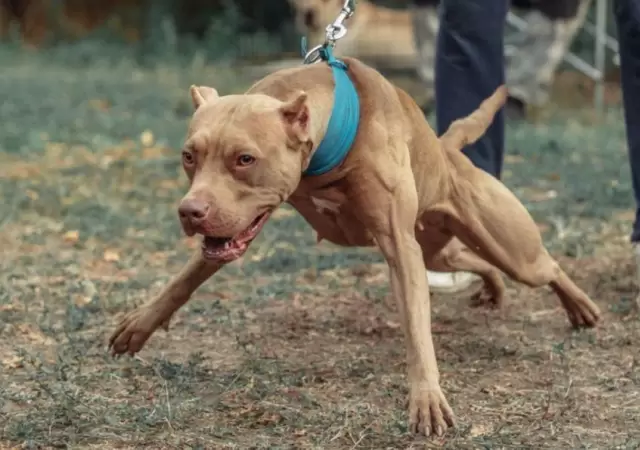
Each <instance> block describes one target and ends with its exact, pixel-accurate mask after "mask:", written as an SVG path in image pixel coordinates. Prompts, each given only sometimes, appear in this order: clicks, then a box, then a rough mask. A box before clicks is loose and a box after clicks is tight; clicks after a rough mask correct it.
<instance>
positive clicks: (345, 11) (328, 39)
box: [303, 0, 356, 64]
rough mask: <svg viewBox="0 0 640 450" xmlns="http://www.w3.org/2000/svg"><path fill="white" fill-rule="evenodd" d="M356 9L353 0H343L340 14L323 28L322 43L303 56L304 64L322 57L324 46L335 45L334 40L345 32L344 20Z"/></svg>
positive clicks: (331, 46) (341, 36)
mask: <svg viewBox="0 0 640 450" xmlns="http://www.w3.org/2000/svg"><path fill="white" fill-rule="evenodd" d="M355 10H356V1H355V0H345V2H344V4H343V5H342V9H341V10H340V14H338V17H337V18H336V20H334V21H333V23H331V24H329V25H327V28H325V31H326V33H325V40H324V44H320V45H318V46H316V47H314V48H312V49H311V50H310V51H309V52H307V53H306V55H305V56H304V61H303V62H304V64H312V63H314V62H317V61H319V60H321V59H322V57H323V54H324V51H325V49H326V48H331V49H333V47H334V46H335V45H336V41H337V40H339V39H342V38H343V37H345V35H346V34H347V27H345V25H344V22H345V20H347V19H348V18H349V17H351V16H352V15H353V13H354V12H355Z"/></svg>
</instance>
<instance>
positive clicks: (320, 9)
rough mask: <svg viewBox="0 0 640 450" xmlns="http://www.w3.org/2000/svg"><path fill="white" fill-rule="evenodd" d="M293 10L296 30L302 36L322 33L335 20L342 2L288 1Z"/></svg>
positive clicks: (319, 0)
mask: <svg viewBox="0 0 640 450" xmlns="http://www.w3.org/2000/svg"><path fill="white" fill-rule="evenodd" d="M289 3H291V6H292V7H293V9H294V10H295V18H296V19H295V20H296V28H297V30H298V32H300V33H302V34H309V33H312V34H315V33H319V32H324V29H325V28H326V27H327V25H329V24H330V23H332V22H333V21H334V20H336V17H337V16H338V14H339V13H340V9H341V8H342V5H343V4H344V0H289Z"/></svg>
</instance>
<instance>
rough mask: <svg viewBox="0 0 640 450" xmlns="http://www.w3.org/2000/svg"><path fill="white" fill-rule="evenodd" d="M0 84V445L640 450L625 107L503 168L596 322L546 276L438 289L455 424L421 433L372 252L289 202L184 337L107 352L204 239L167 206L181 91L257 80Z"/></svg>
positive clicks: (185, 77) (38, 60) (68, 79)
mask: <svg viewBox="0 0 640 450" xmlns="http://www.w3.org/2000/svg"><path fill="white" fill-rule="evenodd" d="M5 61H7V59H5ZM5 66H6V67H5ZM2 78H3V79H2V82H0V91H1V92H0V95H1V96H2V98H3V102H2V104H1V105H0V127H1V130H0V167H1V168H2V169H1V170H0V195H1V196H2V198H3V200H4V201H3V203H2V206H0V248H1V249H2V258H0V337H1V338H2V341H3V345H2V346H0V365H1V366H2V370H1V371H0V446H1V447H2V448H11V447H12V446H18V447H19V448H30V449H35V448H68V449H91V448H96V449H97V448H114V449H116V448H117V449H125V448H130V449H133V448H136V449H137V448H163V449H173V448H176V449H177V448H181V449H182V448H192V449H196V448H199V449H223V448H228V449H232V448H255V449H262V448H264V449H267V448H269V449H289V448H290V449H293V448H309V449H312V448H314V449H316V448H317V449H320V448H340V449H342V448H344V449H348V448H353V449H369V448H371V449H395V448H424V447H425V446H426V447H427V448H449V449H467V448H468V449H472V448H473V449H476V448H479V449H498V448H531V449H534V448H535V449H541V448H554V449H557V448H582V449H604V448H611V449H613V448H618V449H637V448H640V394H639V392H640V387H639V386H640V369H639V366H638V352H637V345H636V343H637V342H638V340H639V339H640V321H639V320H638V311H637V307H636V304H635V302H634V299H635V286H634V283H633V280H634V276H635V272H634V268H633V266H632V261H631V258H630V253H629V250H628V247H627V243H626V236H627V234H628V232H629V228H630V221H631V219H632V218H633V214H632V211H631V209H632V208H631V206H632V204H633V203H632V195H631V185H630V180H629V175H628V166H627V162H626V150H625V145H624V130H623V125H622V121H621V114H620V111H619V109H617V108H613V109H612V110H611V111H610V112H609V113H608V114H607V116H606V117H604V118H602V119H598V120H593V119H590V118H589V116H588V115H587V114H578V113H575V112H572V113H571V114H567V113H566V112H564V113H562V112H560V113H554V114H553V115H552V117H551V118H549V120H548V121H547V122H545V123H541V124H537V125H532V124H525V125H519V126H511V127H510V128H509V134H508V140H509V146H508V153H509V155H508V157H507V161H506V171H505V182H506V183H507V185H508V186H509V187H510V188H512V189H513V190H514V192H515V193H516V194H517V195H518V197H519V198H520V199H522V201H523V202H524V203H525V205H526V206H527V207H528V208H529V210H530V211H531V212H532V213H533V215H534V217H535V218H536V220H537V221H538V223H539V224H540V227H541V229H542V230H543V231H544V234H545V240H546V242H547V243H548V245H549V247H550V249H551V250H552V252H553V253H554V254H555V255H557V256H558V257H559V258H560V260H561V262H562V263H563V265H564V266H565V267H566V268H567V270H568V272H569V273H570V274H571V275H572V276H573V277H574V278H575V279H576V280H577V282H578V283H579V284H580V285H581V286H582V287H583V288H584V289H585V290H586V291H587V292H589V293H590V294H591V295H592V296H593V298H594V299H596V301H597V302H598V303H599V304H600V305H601V307H602V309H603V310H604V311H605V318H604V319H605V320H604V323H603V325H602V326H601V327H600V328H599V329H598V330H596V331H585V332H572V331H570V330H569V329H568V322H567V320H566V318H565V317H564V314H563V313H562V311H561V310H560V309H559V305H558V303H557V301H556V300H555V298H553V295H552V294H551V293H550V292H549V291H548V290H546V289H539V290H531V289H527V288H523V287H520V286H515V285H513V284H510V287H509V294H508V300H507V303H506V305H505V307H504V309H503V310H502V311H501V312H496V313H491V312H484V311H479V310H476V309H471V308H468V307H467V300H466V299H464V298H447V297H435V298H434V299H433V320H434V333H435V344H436V349H437V353H438V359H439V364H440V371H441V376H442V385H443V388H444V390H445V392H446V393H447V396H448V399H449V401H450V403H451V405H452V407H453V408H454V409H455V411H456V413H457V416H458V418H459V422H460V425H459V427H458V429H457V430H456V431H454V432H451V433H450V434H448V435H447V436H446V437H445V438H444V439H439V440H437V439H435V440H428V441H425V440H420V439H417V438H415V437H413V436H411V435H410V434H408V433H407V426H406V411H405V408H404V401H405V398H406V393H407V391H406V380H405V363H404V347H403V341H402V336H401V332H400V330H399V328H398V323H397V313H396V311H395V307H394V306H393V302H392V301H391V299H390V298H389V292H388V282H387V276H386V269H385V265H384V263H383V262H382V260H381V258H380V256H379V255H378V254H377V253H376V252H374V251H372V250H353V249H340V248H337V247H334V246H331V245H328V244H326V245H325V244H324V243H323V244H320V245H317V246H316V245H315V236H314V233H313V232H312V231H311V230H310V229H309V227H308V226H306V225H305V223H304V221H303V220H302V219H301V218H300V217H298V216H297V215H296V214H295V213H294V212H293V211H292V210H291V209H289V208H283V209H282V210H281V211H279V213H278V214H276V215H275V216H274V217H273V220H272V221H271V223H269V224H268V225H267V227H266V228H265V229H264V232H263V233H262V235H261V236H260V238H259V239H258V240H257V241H256V242H255V243H254V245H253V248H252V249H251V251H250V252H249V253H248V254H247V255H246V256H245V257H244V259H243V260H241V261H239V262H237V263H234V264H232V265H231V266H229V267H227V268H226V270H224V271H222V272H221V273H219V274H218V275H217V276H216V277H215V278H214V279H212V280H211V281H209V282H208V283H206V284H205V285H204V286H203V287H202V288H201V289H200V290H199V291H198V292H197V294H196V295H194V298H193V299H192V301H191V302H189V303H188V304H187V306H186V307H185V308H183V309H182V310H181V311H180V312H179V313H178V314H177V315H176V317H175V319H174V322H173V324H172V329H171V331H170V332H169V333H164V332H158V333H157V334H156V335H154V336H153V337H152V338H151V340H150V341H149V342H148V344H147V346H146V347H145V349H144V350H143V351H142V352H141V353H140V355H139V356H137V357H135V358H133V359H131V358H121V359H112V358H111V357H109V356H108V355H107V353H106V351H105V341H106V337H107V336H108V335H109V333H110V332H111V331H112V329H113V326H114V325H115V323H116V322H117V320H118V318H119V317H120V316H121V314H122V313H123V312H125V311H128V310H130V309H131V308H133V307H134V306H135V305H136V304H139V303H141V302H144V301H145V300H146V299H148V297H149V296H150V295H152V294H153V293H155V292H157V291H158V290H159V289H160V287H161V286H162V285H163V283H165V282H166V281H167V280H168V279H169V278H170V277H171V275H172V274H174V273H175V272H176V271H177V270H178V269H179V268H180V267H181V265H182V264H184V262H186V259H187V258H188V255H189V252H190V251H192V249H193V248H194V247H196V246H197V243H196V242H194V241H193V240H191V239H187V238H183V237H182V236H181V233H180V229H179V226H178V221H177V217H176V211H175V206H176V204H177V201H178V200H179V199H180V197H181V196H182V195H183V193H184V192H185V190H186V179H185V177H184V176H183V175H182V173H181V169H180V166H179V158H178V157H177V156H178V154H177V149H179V148H180V147H179V145H180V142H181V139H182V137H183V136H184V133H185V130H186V128H185V127H186V123H187V120H188V116H189V113H190V103H189V98H188V93H187V88H188V86H189V84H190V83H192V82H197V83H200V84H211V85H214V86H216V87H217V88H219V90H220V91H221V92H225V93H229V92H237V91H241V90H242V89H243V88H244V87H245V86H246V85H248V83H249V82H250V81H251V80H249V79H246V77H244V76H243V74H242V72H241V71H240V72H234V71H230V70H229V69H225V68H221V67H211V66H205V65H202V66H199V65H191V66H189V65H187V66H185V65H176V64H172V63H164V64H158V65H157V66H155V67H152V68H141V67H139V66H136V65H135V64H133V63H131V62H130V61H129V60H128V59H126V58H123V59H122V60H121V61H110V62H109V63H103V64H100V63H99V62H95V63H93V64H92V65H88V66H86V67H75V68H74V67H71V66H68V65H66V64H63V63H60V62H56V61H55V60H53V59H52V58H46V57H44V56H37V55H27V56H19V57H18V56H15V55H14V56H12V59H11V60H10V64H4V65H3V77H2ZM18 447H16V448H18Z"/></svg>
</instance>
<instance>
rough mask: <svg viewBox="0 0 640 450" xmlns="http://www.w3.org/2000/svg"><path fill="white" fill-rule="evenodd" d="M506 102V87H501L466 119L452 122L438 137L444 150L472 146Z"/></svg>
mask: <svg viewBox="0 0 640 450" xmlns="http://www.w3.org/2000/svg"><path fill="white" fill-rule="evenodd" d="M506 101H507V87H506V86H505V85H502V86H500V87H498V89H496V90H495V92H494V93H493V94H492V95H491V97H489V98H487V99H486V100H485V101H483V102H482V103H481V104H480V106H479V107H478V109H476V110H475V111H474V112H472V113H471V114H469V115H468V116H467V117H464V118H462V119H458V120H456V121H455V122H453V123H452V124H451V125H450V126H449V129H448V130H447V131H446V132H445V133H444V134H443V135H442V136H441V137H440V142H441V143H442V146H443V147H444V148H448V149H452V150H461V149H462V148H464V147H465V146H467V145H469V144H473V143H474V142H475V141H477V140H478V139H479V138H480V136H482V135H483V134H484V133H485V131H487V128H489V125H491V122H493V117H494V116H495V115H496V113H497V112H498V110H499V109H500V108H501V107H502V106H503V105H504V104H505V102H506Z"/></svg>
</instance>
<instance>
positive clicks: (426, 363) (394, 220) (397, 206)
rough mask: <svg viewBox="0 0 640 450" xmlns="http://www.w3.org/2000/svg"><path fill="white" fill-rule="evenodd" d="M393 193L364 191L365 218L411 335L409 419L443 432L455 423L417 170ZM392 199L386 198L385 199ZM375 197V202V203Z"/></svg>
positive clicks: (419, 428) (415, 427) (423, 429)
mask: <svg viewBox="0 0 640 450" xmlns="http://www.w3.org/2000/svg"><path fill="white" fill-rule="evenodd" d="M405 175H406V177H407V178H405V180H407V181H402V182H401V183H402V185H403V186H398V188H397V189H395V192H394V193H393V194H392V195H389V194H390V193H389V192H386V193H385V192H382V190H381V189H380V188H379V187H378V189H377V191H378V193H379V194H377V195H374V194H373V193H374V192H375V191H376V188H375V187H371V189H366V190H364V189H363V192H367V194H365V195H363V197H361V200H362V203H360V202H359V203H360V204H362V205H367V206H366V209H365V210H362V211H361V214H362V215H361V217H362V218H363V221H364V222H365V223H368V224H369V225H368V226H369V229H370V230H371V232H372V233H373V234H374V236H375V239H376V242H377V244H378V246H379V247H380V250H381V251H382V253H383V255H384V257H385V259H386V261H387V263H388V265H389V269H390V280H391V288H392V291H393V295H394V297H395V299H396V302H397V304H398V311H399V314H400V322H401V324H402V329H403V332H404V335H405V341H406V350H407V365H408V381H409V422H410V427H411V429H412V431H414V432H419V433H424V434H426V435H430V434H431V433H435V434H437V435H442V434H443V433H444V432H445V430H446V429H447V428H448V427H450V426H451V427H452V426H454V416H453V411H452V410H451V407H450V406H449V404H448V403H447V400H446V398H445V396H444V394H443V393H442V389H441V388H440V380H439V373H438V365H437V361H436V355H435V349H434V346H433V339H432V336H431V311H430V304H429V286H428V283H427V277H426V269H425V265H424V262H423V258H422V250H421V247H420V245H419V244H418V241H417V240H416V236H415V232H414V227H415V221H416V215H417V203H418V202H417V193H416V191H415V185H413V184H412V183H411V178H409V177H410V176H411V174H410V173H409V174H405ZM385 197H386V198H385ZM369 200H371V202H369Z"/></svg>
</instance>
